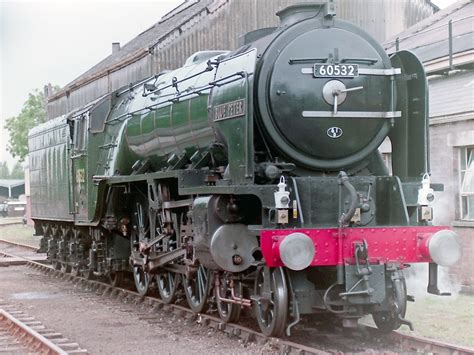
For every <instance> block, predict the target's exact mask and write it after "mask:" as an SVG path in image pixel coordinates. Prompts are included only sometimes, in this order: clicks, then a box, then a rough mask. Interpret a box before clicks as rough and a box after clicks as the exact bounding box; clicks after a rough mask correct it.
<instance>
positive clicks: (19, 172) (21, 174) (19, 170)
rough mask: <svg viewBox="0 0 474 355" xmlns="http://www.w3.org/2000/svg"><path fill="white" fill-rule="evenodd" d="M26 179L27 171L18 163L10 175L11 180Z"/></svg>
mask: <svg viewBox="0 0 474 355" xmlns="http://www.w3.org/2000/svg"><path fill="white" fill-rule="evenodd" d="M24 178H25V169H24V168H23V165H21V164H20V163H16V164H15V165H14V166H13V169H12V171H11V173H10V179H24Z"/></svg>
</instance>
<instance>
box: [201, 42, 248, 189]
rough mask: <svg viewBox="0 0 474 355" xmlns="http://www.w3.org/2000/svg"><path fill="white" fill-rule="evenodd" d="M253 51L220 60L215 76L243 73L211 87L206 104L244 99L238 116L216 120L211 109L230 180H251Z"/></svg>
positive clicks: (213, 106) (243, 182) (214, 104)
mask: <svg viewBox="0 0 474 355" xmlns="http://www.w3.org/2000/svg"><path fill="white" fill-rule="evenodd" d="M256 55H257V51H256V50H255V49H254V50H251V51H248V52H246V53H243V54H241V55H238V56H235V57H231V58H229V59H227V60H224V61H222V62H221V63H220V64H219V68H218V70H217V75H216V79H220V78H225V77H228V76H231V75H233V74H234V73H235V72H236V69H237V70H238V71H243V72H244V77H240V78H239V77H236V78H237V79H238V80H235V81H233V82H231V83H229V84H227V85H223V86H217V87H214V88H213V89H212V92H211V98H210V107H212V108H215V107H216V106H218V105H221V104H225V103H228V102H235V101H236V100H244V105H245V112H244V114H243V115H241V116H237V117H232V118H227V119H222V120H216V119H215V117H214V116H215V112H211V113H210V116H211V119H212V120H213V126H214V127H216V130H217V131H218V132H220V136H219V137H220V140H221V142H222V143H223V144H224V145H225V146H226V148H227V154H228V161H229V167H228V169H229V175H230V176H231V180H232V183H234V184H249V183H253V169H254V166H253V164H254V161H253V159H254V158H253V156H254V147H253V95H252V94H251V93H253V82H254V71H255V63H256Z"/></svg>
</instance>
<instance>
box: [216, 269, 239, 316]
mask: <svg viewBox="0 0 474 355" xmlns="http://www.w3.org/2000/svg"><path fill="white" fill-rule="evenodd" d="M231 282H233V286H234V294H235V296H237V297H240V296H241V295H242V283H241V282H239V281H235V280H232V281H231V280H229V279H228V278H227V277H225V276H224V277H221V278H220V280H219V287H217V286H216V287H215V288H214V293H215V297H216V303H217V312H218V313H219V316H220V317H221V319H222V320H223V321H224V322H225V323H237V322H238V321H239V318H240V313H241V310H242V306H241V305H240V304H236V303H231V302H225V301H224V300H221V299H220V298H226V299H231V298H232V292H231V290H232V289H231ZM219 296H220V297H219Z"/></svg>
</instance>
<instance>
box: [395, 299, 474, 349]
mask: <svg viewBox="0 0 474 355" xmlns="http://www.w3.org/2000/svg"><path fill="white" fill-rule="evenodd" d="M406 318H407V319H409V320H410V321H412V322H413V324H414V326H415V334H417V335H421V336H424V337H427V338H431V339H436V340H443V341H446V342H449V343H453V344H457V345H464V346H469V347H474V297H473V296H470V295H463V294H460V295H457V296H456V295H454V296H451V297H441V296H432V295H427V296H426V297H424V298H422V299H420V298H419V299H417V300H416V302H415V303H409V304H408V309H407V315H406ZM400 330H401V331H403V332H410V331H409V330H408V328H407V327H406V326H403V327H402V328H401V329H400Z"/></svg>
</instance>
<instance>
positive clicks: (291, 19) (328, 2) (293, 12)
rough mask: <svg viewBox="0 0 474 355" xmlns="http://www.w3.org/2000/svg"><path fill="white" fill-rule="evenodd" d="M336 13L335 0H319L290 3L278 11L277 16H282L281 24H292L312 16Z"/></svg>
mask: <svg viewBox="0 0 474 355" xmlns="http://www.w3.org/2000/svg"><path fill="white" fill-rule="evenodd" d="M334 15H335V7H334V0H325V1H321V0H319V1H314V2H312V3H300V4H296V5H290V6H288V7H286V8H284V9H283V10H280V11H278V12H277V16H278V17H279V18H280V26H290V25H292V24H294V23H296V22H299V21H302V20H305V19H308V18H311V17H318V18H321V17H323V16H324V17H326V16H330V17H332V16H334Z"/></svg>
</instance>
